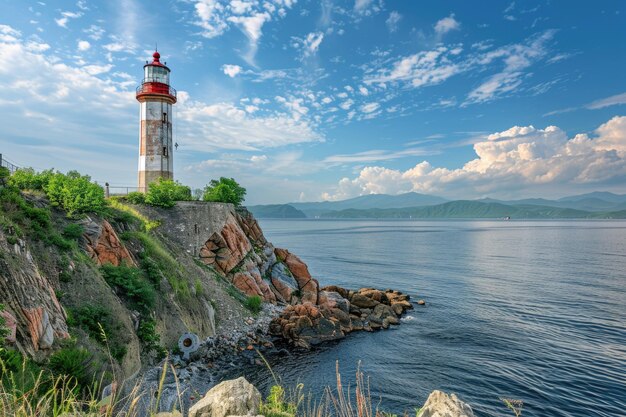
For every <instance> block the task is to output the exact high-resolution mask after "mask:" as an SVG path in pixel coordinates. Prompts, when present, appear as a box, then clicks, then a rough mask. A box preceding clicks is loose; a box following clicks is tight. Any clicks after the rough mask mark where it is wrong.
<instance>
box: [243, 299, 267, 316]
mask: <svg viewBox="0 0 626 417" xmlns="http://www.w3.org/2000/svg"><path fill="white" fill-rule="evenodd" d="M244 305H245V307H246V308H247V309H248V310H250V311H252V312H253V313H255V314H256V313H258V312H259V311H261V307H262V306H263V299H261V297H260V296H258V295H253V296H252V297H248V298H247V299H246V302H245V303H244Z"/></svg>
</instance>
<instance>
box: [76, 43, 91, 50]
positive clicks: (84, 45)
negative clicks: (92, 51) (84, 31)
mask: <svg viewBox="0 0 626 417" xmlns="http://www.w3.org/2000/svg"><path fill="white" fill-rule="evenodd" d="M89 48H91V44H90V43H89V42H88V41H81V40H79V41H78V50H79V51H86V50H87V49H89Z"/></svg>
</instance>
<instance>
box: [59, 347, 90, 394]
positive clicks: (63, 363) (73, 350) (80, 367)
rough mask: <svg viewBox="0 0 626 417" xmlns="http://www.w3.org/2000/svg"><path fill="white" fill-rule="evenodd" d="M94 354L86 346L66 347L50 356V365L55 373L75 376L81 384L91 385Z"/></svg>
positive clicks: (83, 385) (84, 385)
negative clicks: (90, 369)
mask: <svg viewBox="0 0 626 417" xmlns="http://www.w3.org/2000/svg"><path fill="white" fill-rule="evenodd" d="M91 359H92V355H91V353H89V351H87V349H84V348H77V347H66V348H63V349H61V350H59V351H57V352H55V353H53V354H52V355H51V356H50V361H49V363H48V366H49V367H50V370H51V371H52V372H53V373H54V374H55V375H65V376H67V377H70V378H73V379H74V380H75V381H76V382H77V383H78V385H79V386H81V387H89V386H90V385H91V384H92V382H93V381H91V379H90V378H89V375H90V372H89V366H90V363H91Z"/></svg>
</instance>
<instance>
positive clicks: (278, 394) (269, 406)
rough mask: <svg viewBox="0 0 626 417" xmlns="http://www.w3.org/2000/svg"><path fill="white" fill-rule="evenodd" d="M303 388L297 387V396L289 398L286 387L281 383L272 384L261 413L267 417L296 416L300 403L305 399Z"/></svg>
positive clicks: (260, 410)
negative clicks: (302, 392)
mask: <svg viewBox="0 0 626 417" xmlns="http://www.w3.org/2000/svg"><path fill="white" fill-rule="evenodd" d="M300 391H301V388H300V387H298V388H296V392H295V398H293V399H287V398H286V395H285V389H284V388H283V387H281V386H280V385H272V387H271V388H270V394H269V395H268V396H267V399H266V400H265V401H264V402H262V403H261V406H260V408H259V413H260V414H263V415H264V416H265V417H295V415H296V413H297V411H298V403H299V402H301V400H302V399H303V397H302V395H301V393H300Z"/></svg>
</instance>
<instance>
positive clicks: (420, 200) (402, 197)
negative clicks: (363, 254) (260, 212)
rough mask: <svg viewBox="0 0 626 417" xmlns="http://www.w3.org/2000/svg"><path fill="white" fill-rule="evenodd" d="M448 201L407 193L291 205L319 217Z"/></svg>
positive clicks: (309, 215)
mask: <svg viewBox="0 0 626 417" xmlns="http://www.w3.org/2000/svg"><path fill="white" fill-rule="evenodd" d="M446 201H448V200H446V199H445V198H441V197H437V196H433V195H427V194H419V193H405V194H398V195H388V194H369V195H363V196H360V197H355V198H350V199H348V200H342V201H320V202H315V203H289V205H291V206H293V207H295V208H297V209H298V210H301V211H302V212H304V213H305V214H306V215H307V217H317V216H321V215H322V214H323V213H326V212H329V211H338V210H346V209H386V208H405V207H418V206H430V205H434V204H441V203H445V202H446ZM255 215H256V214H255Z"/></svg>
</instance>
